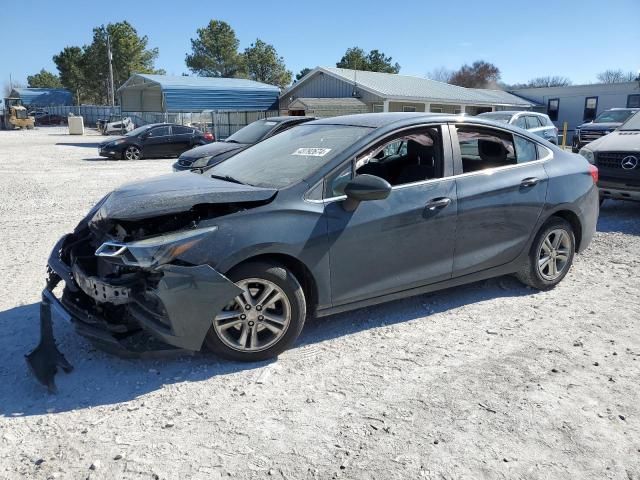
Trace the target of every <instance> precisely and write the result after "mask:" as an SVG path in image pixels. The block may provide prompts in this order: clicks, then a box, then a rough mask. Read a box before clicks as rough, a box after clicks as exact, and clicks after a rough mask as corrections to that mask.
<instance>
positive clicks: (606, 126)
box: [578, 122, 622, 131]
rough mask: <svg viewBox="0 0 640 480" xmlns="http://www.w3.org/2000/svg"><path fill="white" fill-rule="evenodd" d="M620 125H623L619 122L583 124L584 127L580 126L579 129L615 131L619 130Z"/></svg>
mask: <svg viewBox="0 0 640 480" xmlns="http://www.w3.org/2000/svg"><path fill="white" fill-rule="evenodd" d="M620 125H622V124H621V123H618V122H606V123H592V122H589V123H583V124H582V125H580V126H579V127H578V128H579V129H580V130H597V131H600V130H614V129H616V128H618V127H619V126H620Z"/></svg>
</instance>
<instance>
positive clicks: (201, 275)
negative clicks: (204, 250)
mask: <svg viewBox="0 0 640 480" xmlns="http://www.w3.org/2000/svg"><path fill="white" fill-rule="evenodd" d="M69 239H70V236H68V235H67V236H65V237H63V238H61V239H60V241H59V242H58V243H57V244H56V246H55V247H54V249H53V251H52V253H51V256H50V258H49V262H48V270H49V279H48V281H47V286H46V288H45V289H44V291H43V292H42V302H41V304H40V323H41V340H40V343H39V345H38V346H37V347H36V349H35V350H33V352H31V353H29V354H28V355H27V363H28V364H29V367H30V368H31V371H32V372H33V373H34V375H35V377H36V379H38V381H39V382H40V383H42V384H44V385H45V386H47V388H48V389H49V391H52V392H53V391H55V388H56V387H55V383H54V376H55V374H56V372H57V369H58V367H60V368H62V369H63V370H64V371H65V372H69V371H71V369H72V367H71V365H70V364H69V362H67V360H66V359H65V358H64V356H63V355H62V353H60V352H59V351H58V349H57V347H56V344H55V340H54V337H53V327H52V318H53V317H60V318H62V319H63V320H66V321H68V322H70V323H71V324H72V325H73V326H74V328H75V330H76V332H77V333H78V334H80V335H82V336H84V337H86V338H88V339H89V340H90V341H91V342H92V343H94V344H95V345H96V346H97V347H99V348H101V349H103V350H106V351H108V352H110V353H113V354H115V355H118V356H121V357H125V358H149V357H152V358H157V357H166V356H170V355H175V354H178V353H185V352H194V351H198V350H200V349H201V348H202V344H203V342H204V338H205V336H206V334H207V332H208V330H209V328H210V326H211V324H212V320H213V318H214V317H215V315H216V314H217V313H218V312H219V311H220V310H222V309H223V308H224V307H225V305H227V304H228V303H229V302H230V301H231V300H232V299H233V298H235V297H236V296H237V295H238V294H240V293H241V291H242V290H241V289H240V288H239V287H237V286H236V285H235V284H234V283H233V282H231V281H230V280H229V279H227V278H226V277H225V276H224V275H222V274H220V273H218V272H217V271H215V270H214V269H213V268H212V267H210V266H209V265H197V266H182V265H173V264H165V265H162V266H159V267H157V268H155V269H149V270H148V271H147V270H142V273H143V274H144V275H149V276H155V277H156V278H159V280H158V281H157V282H155V283H153V287H149V286H146V287H145V288H141V287H140V286H138V285H120V284H116V285H114V284H112V283H111V282H109V281H108V280H107V279H105V278H100V276H97V275H90V274H85V273H84V271H83V270H82V269H81V268H80V267H79V266H78V265H76V264H75V263H74V265H68V264H67V262H65V261H64V260H63V258H64V256H63V255H62V251H63V249H64V247H65V244H66V243H67V241H68V240H69ZM70 243H72V242H70ZM60 280H64V282H65V289H64V292H63V295H62V297H61V299H59V298H58V297H56V295H54V293H53V289H54V288H55V287H56V285H57V284H58V283H59V282H60ZM114 317H117V321H114ZM120 320H122V321H120Z"/></svg>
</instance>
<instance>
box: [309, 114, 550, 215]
mask: <svg viewBox="0 0 640 480" xmlns="http://www.w3.org/2000/svg"><path fill="white" fill-rule="evenodd" d="M435 125H438V126H442V125H444V124H435ZM449 125H453V126H454V127H455V125H456V124H455V123H449ZM467 125H471V124H470V123H469V124H467ZM475 125H477V126H480V127H486V128H496V129H498V130H501V131H503V132H507V133H510V134H511V135H514V136H518V137H521V138H524V139H525V140H527V141H529V142H531V143H534V144H535V145H536V146H537V147H540V148H544V149H545V150H546V152H547V154H546V155H545V156H544V157H542V158H538V159H537V160H532V161H530V162H523V163H516V164H514V165H505V166H504V167H495V168H487V169H485V170H478V171H477V172H468V173H461V174H458V175H451V176H448V177H442V178H431V179H429V180H420V181H418V182H412V183H404V184H402V185H393V186H392V187H391V191H394V190H399V189H402V188H406V187H416V186H420V185H424V184H428V183H435V182H441V181H443V180H451V179H454V180H455V179H458V178H461V177H469V176H473V175H492V174H493V173H494V172H501V171H503V170H508V169H513V168H518V167H524V166H527V165H536V164H543V163H546V162H548V161H549V160H551V159H552V158H553V150H551V149H550V148H548V147H546V146H544V145H541V144H540V143H538V142H536V141H534V140H531V139H530V138H527V137H525V136H523V135H519V134H517V133H514V132H512V131H510V130H507V129H501V128H499V127H492V126H491V127H489V126H486V125H482V124H475ZM424 126H427V125H424ZM411 128H415V127H411ZM407 129H408V128H407ZM403 130H406V129H402V130H398V132H400V131H403ZM396 133H397V132H396ZM375 143H377V142H372V143H370V144H368V145H367V147H365V148H363V150H366V148H369V146H371V145H373V144H375ZM351 161H353V159H352V160H351ZM337 168H340V167H337ZM333 171H334V170H332V171H331V172H329V173H328V174H327V175H325V176H324V177H323V178H322V179H321V180H319V181H318V182H316V184H314V186H313V187H311V188H309V189H308V190H307V191H306V192H305V193H304V196H303V200H304V201H305V202H310V203H324V204H327V203H333V202H338V201H342V200H346V199H347V196H346V195H340V196H337V197H328V198H323V199H322V200H313V199H308V198H306V196H307V193H308V192H310V191H311V190H313V189H314V188H315V186H316V185H317V184H318V183H319V182H324V180H325V179H326V177H327V176H329V175H331V173H333Z"/></svg>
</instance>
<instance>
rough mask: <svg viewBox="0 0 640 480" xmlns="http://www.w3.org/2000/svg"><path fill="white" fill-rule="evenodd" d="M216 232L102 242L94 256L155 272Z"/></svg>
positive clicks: (197, 231)
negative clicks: (131, 240) (153, 269)
mask: <svg viewBox="0 0 640 480" xmlns="http://www.w3.org/2000/svg"><path fill="white" fill-rule="evenodd" d="M217 229H218V227H216V226H213V227H207V228H197V229H194V230H183V231H180V232H174V233H167V234H165V235H158V236H157V237H150V238H146V239H144V240H136V241H133V242H127V243H123V242H105V243H103V244H102V245H100V247H99V248H98V249H97V250H96V256H97V257H102V258H104V259H105V260H109V261H112V262H114V263H120V264H123V265H128V266H132V267H142V268H155V267H157V266H159V265H164V264H165V263H169V262H171V261H172V260H174V259H175V258H177V257H179V256H180V255H182V254H183V253H185V252H186V251H187V250H189V249H191V248H193V247H194V246H195V245H197V244H198V243H200V242H201V241H202V240H203V239H204V238H205V237H206V236H207V235H209V234H211V233H213V232H215V231H216V230H217Z"/></svg>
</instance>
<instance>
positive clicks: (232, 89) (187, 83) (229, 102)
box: [118, 73, 280, 112]
mask: <svg viewBox="0 0 640 480" xmlns="http://www.w3.org/2000/svg"><path fill="white" fill-rule="evenodd" d="M152 86H156V87H157V86H159V87H160V89H161V90H162V94H163V96H164V104H165V109H166V111H168V112H197V111H202V110H269V109H277V102H278V96H279V94H280V88H278V87H275V86H273V85H267V84H266V83H260V82H256V81H253V80H247V79H244V78H219V77H188V76H171V75H150V74H142V73H140V74H135V75H133V76H131V77H130V78H129V79H128V80H127V81H126V82H125V83H124V84H123V85H122V86H121V87H120V88H119V89H118V92H120V91H121V90H123V89H127V88H133V89H135V88H140V89H142V88H148V87H152Z"/></svg>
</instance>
